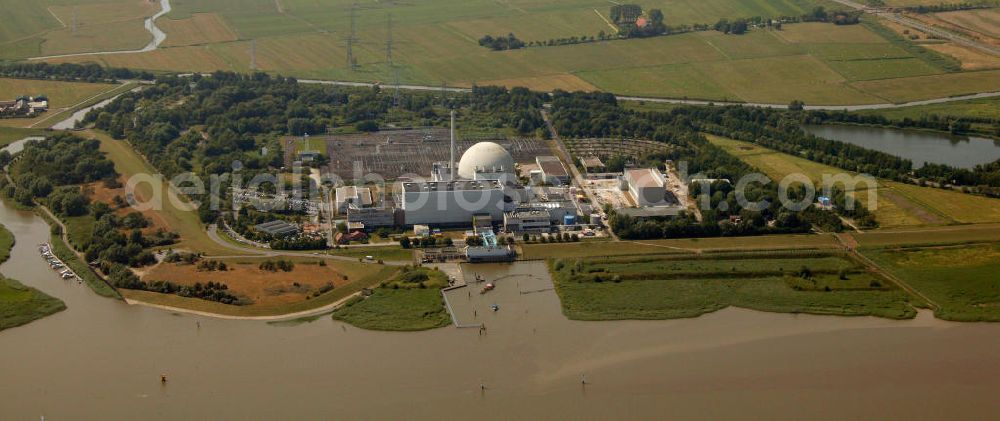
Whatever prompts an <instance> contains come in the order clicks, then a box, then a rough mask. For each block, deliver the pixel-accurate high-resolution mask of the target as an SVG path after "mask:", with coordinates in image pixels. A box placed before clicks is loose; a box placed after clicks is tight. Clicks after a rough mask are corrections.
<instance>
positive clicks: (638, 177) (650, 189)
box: [625, 168, 668, 206]
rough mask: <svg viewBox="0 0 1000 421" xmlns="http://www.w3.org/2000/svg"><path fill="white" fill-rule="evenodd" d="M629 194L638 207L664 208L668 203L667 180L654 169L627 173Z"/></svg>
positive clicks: (626, 179) (628, 171)
mask: <svg viewBox="0 0 1000 421" xmlns="http://www.w3.org/2000/svg"><path fill="white" fill-rule="evenodd" d="M625 181H626V182H627V183H628V192H629V194H630V195H631V196H632V200H635V204H636V205H638V206H662V205H665V204H668V203H667V200H666V195H667V180H666V179H664V177H663V174H660V172H659V171H657V170H656V169H653V168H645V169H641V170H627V171H625Z"/></svg>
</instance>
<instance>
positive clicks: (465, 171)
mask: <svg viewBox="0 0 1000 421" xmlns="http://www.w3.org/2000/svg"><path fill="white" fill-rule="evenodd" d="M477 172H487V173H513V172H514V158H513V157H511V156H510V153H508V152H507V150H506V149H504V148H503V146H500V145H498V144H496V143H493V142H479V143H477V144H475V145H472V147H471V148H469V149H468V150H466V151H465V153H464V154H462V159H461V160H460V161H458V176H459V177H460V178H463V179H466V180H473V179H475V178H476V173H477Z"/></svg>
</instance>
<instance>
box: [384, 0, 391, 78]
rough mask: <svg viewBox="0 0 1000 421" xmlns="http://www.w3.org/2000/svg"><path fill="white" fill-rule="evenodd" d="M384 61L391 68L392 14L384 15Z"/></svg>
mask: <svg viewBox="0 0 1000 421" xmlns="http://www.w3.org/2000/svg"><path fill="white" fill-rule="evenodd" d="M385 61H386V62H387V63H389V66H392V13H388V14H386V36H385Z"/></svg>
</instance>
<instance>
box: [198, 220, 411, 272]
mask: <svg viewBox="0 0 1000 421" xmlns="http://www.w3.org/2000/svg"><path fill="white" fill-rule="evenodd" d="M208 238H211V239H212V241H214V242H215V243H216V244H218V245H220V246H222V247H225V248H227V249H230V250H233V251H236V252H240V253H247V254H250V255H256V256H262V257H282V256H286V257H310V258H316V259H329V260H341V261H345V262H355V263H356V262H357V261H358V258H357V257H348V256H336V255H331V254H325V253H318V254H313V253H312V252H305V251H289V250H263V249H258V248H253V247H246V246H239V245H236V244H233V243H230V242H228V241H226V240H223V239H222V238H221V237H219V233H218V231H217V228H216V226H215V225H214V224H213V225H209V227H208ZM368 246H369V247H377V246H379V245H378V244H372V245H368ZM359 248H360V247H359ZM209 257H214V258H224V257H247V256H246V255H235V256H209ZM384 263H385V264H386V265H388V266H406V265H408V264H411V263H413V262H411V261H391V260H388V261H385V262H384Z"/></svg>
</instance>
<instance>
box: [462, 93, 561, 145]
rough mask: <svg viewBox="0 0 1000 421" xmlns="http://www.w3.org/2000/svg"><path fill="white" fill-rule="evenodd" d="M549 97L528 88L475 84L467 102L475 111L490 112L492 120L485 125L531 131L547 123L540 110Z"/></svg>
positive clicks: (483, 113) (471, 109)
mask: <svg viewBox="0 0 1000 421" xmlns="http://www.w3.org/2000/svg"><path fill="white" fill-rule="evenodd" d="M546 100H548V96H547V95H546V94H544V93H540V92H532V91H530V90H528V89H527V88H520V87H518V88H512V89H507V88H505V87H502V86H473V87H472V94H471V97H470V100H469V105H468V106H469V109H470V111H471V112H473V113H478V114H481V115H484V116H489V119H490V120H488V121H483V123H485V125H489V126H492V127H495V128H506V127H510V128H513V129H515V130H517V132H518V133H521V134H531V133H534V132H536V131H539V129H541V128H543V127H544V126H545V122H544V121H543V120H542V117H541V113H539V110H540V109H541V108H542V104H544V103H545V101H546ZM543 133H544V131H543Z"/></svg>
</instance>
